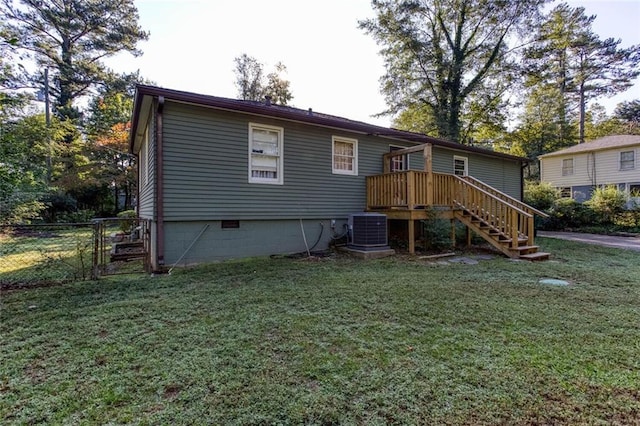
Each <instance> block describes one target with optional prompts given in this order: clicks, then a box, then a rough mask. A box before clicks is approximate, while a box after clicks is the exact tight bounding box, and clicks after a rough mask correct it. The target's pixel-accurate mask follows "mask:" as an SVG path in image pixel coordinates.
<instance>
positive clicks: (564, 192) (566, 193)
mask: <svg viewBox="0 0 640 426" xmlns="http://www.w3.org/2000/svg"><path fill="white" fill-rule="evenodd" d="M559 189H560V198H571V187H570V186H565V187H563V188H559Z"/></svg>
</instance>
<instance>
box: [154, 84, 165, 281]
mask: <svg viewBox="0 0 640 426" xmlns="http://www.w3.org/2000/svg"><path fill="white" fill-rule="evenodd" d="M163 110H164V96H158V106H157V112H156V214H157V232H156V234H157V235H156V252H157V256H158V266H159V267H160V269H161V268H162V266H164V190H163V186H164V161H163V151H162V133H163V128H162V112H163Z"/></svg>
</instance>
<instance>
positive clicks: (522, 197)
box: [520, 161, 542, 202]
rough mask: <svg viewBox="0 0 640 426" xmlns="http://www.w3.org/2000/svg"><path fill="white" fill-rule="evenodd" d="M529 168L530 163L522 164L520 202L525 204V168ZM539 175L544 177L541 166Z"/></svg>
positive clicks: (524, 162)
mask: <svg viewBox="0 0 640 426" xmlns="http://www.w3.org/2000/svg"><path fill="white" fill-rule="evenodd" d="M527 166H529V162H528V161H523V162H521V163H520V201H523V202H524V168H525V167H527ZM538 174H539V175H540V176H542V170H541V169H540V166H538Z"/></svg>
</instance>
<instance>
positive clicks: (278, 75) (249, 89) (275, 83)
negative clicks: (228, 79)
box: [234, 53, 293, 105]
mask: <svg viewBox="0 0 640 426" xmlns="http://www.w3.org/2000/svg"><path fill="white" fill-rule="evenodd" d="M234 62H235V64H236V67H235V73H236V82H235V84H236V87H237V88H238V97H239V98H240V99H244V100H251V101H262V100H263V99H264V98H265V97H266V96H269V97H270V98H271V100H272V101H273V102H275V103H277V104H280V105H287V104H288V102H289V101H290V100H291V99H293V95H292V94H291V91H290V89H289V86H290V83H289V81H288V80H285V79H284V78H283V77H282V74H283V73H285V72H286V71H287V67H286V66H285V65H284V64H283V63H282V62H278V63H277V64H276V66H275V70H274V71H273V72H271V73H269V74H267V76H266V81H265V76H264V66H263V65H262V63H260V62H259V61H258V60H257V59H256V58H254V57H252V56H249V55H247V54H246V53H243V54H242V55H241V56H238V57H237V58H235V59H234Z"/></svg>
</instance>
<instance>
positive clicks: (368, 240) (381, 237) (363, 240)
mask: <svg viewBox="0 0 640 426" xmlns="http://www.w3.org/2000/svg"><path fill="white" fill-rule="evenodd" d="M348 226H349V240H348V246H349V247H351V248H355V249H360V250H379V249H383V248H388V245H387V216H386V215H384V214H381V213H358V214H351V215H349V222H348Z"/></svg>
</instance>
